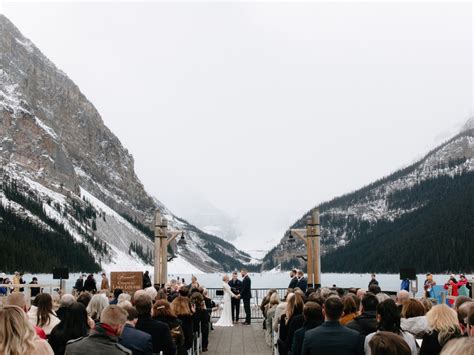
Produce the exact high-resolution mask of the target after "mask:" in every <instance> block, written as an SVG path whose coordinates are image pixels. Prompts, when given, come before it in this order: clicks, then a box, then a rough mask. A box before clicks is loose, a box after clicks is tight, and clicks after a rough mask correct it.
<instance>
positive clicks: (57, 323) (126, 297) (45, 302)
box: [0, 274, 215, 355]
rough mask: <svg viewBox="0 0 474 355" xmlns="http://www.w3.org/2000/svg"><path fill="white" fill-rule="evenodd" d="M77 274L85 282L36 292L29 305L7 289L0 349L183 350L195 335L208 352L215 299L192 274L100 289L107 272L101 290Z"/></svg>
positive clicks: (35, 354) (90, 353)
mask: <svg viewBox="0 0 474 355" xmlns="http://www.w3.org/2000/svg"><path fill="white" fill-rule="evenodd" d="M79 279H80V280H83V283H81V282H80V281H79V280H78V281H77V282H76V285H75V287H74V292H73V294H63V295H62V296H61V297H60V298H59V299H57V300H55V299H53V297H52V296H51V295H50V294H48V293H40V294H38V295H37V296H36V297H35V298H34V299H33V301H32V304H31V306H29V305H28V304H27V299H26V297H25V294H24V293H22V292H21V291H20V290H19V289H18V291H13V292H11V293H10V294H9V295H8V296H7V297H6V298H5V301H4V306H3V308H1V309H0V354H9V355H20V354H21V355H23V354H32V355H52V354H55V355H63V354H67V355H94V354H111V355H115V354H117V355H118V354H134V355H139V354H140V355H143V354H144V355H146V354H150V355H151V354H155V353H156V354H159V353H160V352H162V353H163V354H164V355H175V354H177V355H184V354H187V353H188V349H190V348H192V347H193V342H194V341H195V339H196V334H199V335H200V336H201V338H202V350H203V351H207V347H208V338H209V330H210V325H211V323H210V314H211V312H212V310H213V308H214V307H215V304H214V303H213V301H212V300H211V299H209V298H208V297H207V291H206V290H205V289H204V288H202V287H201V286H200V285H199V283H198V282H197V279H196V278H193V281H192V283H191V284H189V285H186V284H184V283H182V282H178V281H177V280H171V281H170V282H169V283H168V284H167V285H166V287H164V288H162V289H160V290H158V291H157V290H156V289H155V288H154V287H151V286H148V287H146V288H144V289H140V290H138V291H135V292H134V293H133V294H128V293H125V292H123V291H122V290H121V289H115V290H114V292H113V293H110V292H109V291H108V289H104V288H103V286H105V284H107V285H108V280H107V278H106V276H105V274H104V275H103V280H102V282H101V290H97V287H95V288H92V281H89V286H88V285H87V281H88V280H91V279H90V278H89V277H83V276H81V277H80V278H79ZM94 283H95V281H94ZM86 287H87V288H92V289H91V290H90V291H89V290H86Z"/></svg>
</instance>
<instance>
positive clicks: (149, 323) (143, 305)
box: [135, 294, 176, 355]
mask: <svg viewBox="0 0 474 355" xmlns="http://www.w3.org/2000/svg"><path fill="white" fill-rule="evenodd" d="M135 308H136V310H137V312H138V321H137V323H136V325H135V328H136V329H139V330H142V331H144V332H145V333H148V334H150V335H151V338H152V342H153V352H154V353H158V354H159V353H160V351H163V354H164V355H174V354H175V352H176V347H175V346H174V344H173V340H172V339H171V334H170V328H169V327H168V325H167V324H166V323H163V322H158V321H156V320H154V319H152V318H151V308H152V303H151V297H150V296H148V295H147V294H144V295H141V296H139V297H138V298H137V299H135Z"/></svg>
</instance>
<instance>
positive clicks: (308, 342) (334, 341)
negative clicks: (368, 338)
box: [302, 321, 364, 355]
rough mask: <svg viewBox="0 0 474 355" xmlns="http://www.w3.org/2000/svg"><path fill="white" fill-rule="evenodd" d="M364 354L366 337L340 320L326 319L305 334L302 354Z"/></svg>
mask: <svg viewBox="0 0 474 355" xmlns="http://www.w3.org/2000/svg"><path fill="white" fill-rule="evenodd" d="M358 354H361V355H362V354H364V337H363V336H361V335H360V334H359V333H357V332H356V331H354V330H352V329H348V328H346V327H343V326H342V325H341V324H340V323H339V321H326V322H324V323H323V324H321V325H320V326H319V327H317V328H315V329H311V330H308V331H307V332H306V333H305V335H304V341H303V351H302V355H358Z"/></svg>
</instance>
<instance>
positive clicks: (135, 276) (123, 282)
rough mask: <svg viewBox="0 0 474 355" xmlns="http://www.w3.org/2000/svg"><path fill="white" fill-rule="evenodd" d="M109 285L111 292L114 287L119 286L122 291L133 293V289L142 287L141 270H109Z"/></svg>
mask: <svg viewBox="0 0 474 355" xmlns="http://www.w3.org/2000/svg"><path fill="white" fill-rule="evenodd" d="M110 285H111V288H112V292H113V291H114V290H115V289H116V288H121V289H122V291H123V292H125V293H128V294H129V295H133V294H134V293H135V291H137V290H141V289H142V288H143V272H141V271H124V272H111V273H110Z"/></svg>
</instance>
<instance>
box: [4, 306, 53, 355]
mask: <svg viewBox="0 0 474 355" xmlns="http://www.w3.org/2000/svg"><path fill="white" fill-rule="evenodd" d="M0 354H5V355H24V354H28V355H53V354H54V352H53V349H51V346H50V345H49V344H48V342H47V341H46V340H43V339H40V338H39V337H38V336H37V335H36V332H35V329H34V328H33V326H32V325H31V323H30V322H29V321H28V319H27V318H26V314H25V311H24V310H23V309H21V308H20V307H18V306H5V307H3V308H2V309H0Z"/></svg>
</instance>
